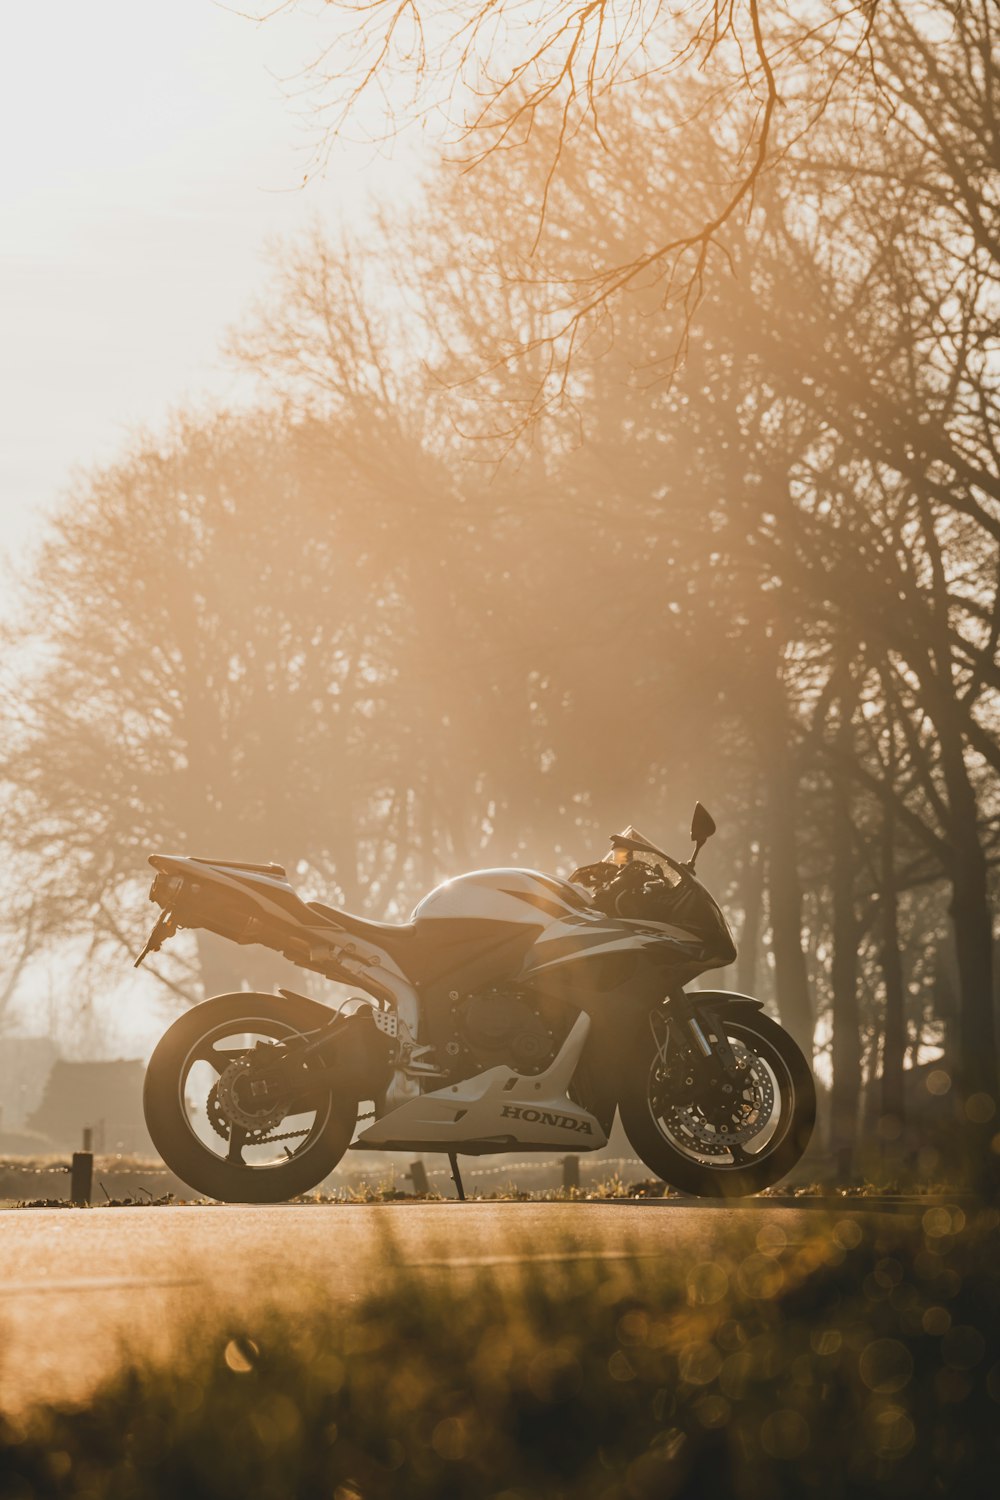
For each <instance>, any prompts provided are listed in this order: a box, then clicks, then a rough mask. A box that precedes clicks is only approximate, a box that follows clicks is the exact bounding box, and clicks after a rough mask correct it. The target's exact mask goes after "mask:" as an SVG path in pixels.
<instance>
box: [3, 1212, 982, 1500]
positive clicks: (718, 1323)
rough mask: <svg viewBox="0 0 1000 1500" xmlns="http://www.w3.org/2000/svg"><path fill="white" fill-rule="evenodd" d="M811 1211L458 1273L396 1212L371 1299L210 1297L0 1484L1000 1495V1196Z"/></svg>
mask: <svg viewBox="0 0 1000 1500" xmlns="http://www.w3.org/2000/svg"><path fill="white" fill-rule="evenodd" d="M816 1217H817V1223H816V1224H815V1226H812V1225H810V1226H809V1227H808V1228H807V1230H806V1231H804V1233H805V1234H806V1238H805V1239H804V1240H803V1241H801V1242H799V1243H796V1244H788V1243H787V1242H786V1239H785V1235H784V1233H783V1231H782V1230H781V1228H779V1227H776V1225H775V1224H774V1222H773V1219H771V1218H770V1217H769V1218H768V1220H767V1221H766V1222H765V1223H764V1224H763V1225H762V1226H759V1225H757V1224H755V1222H754V1221H753V1220H750V1222H749V1225H748V1226H747V1227H743V1228H740V1229H734V1230H732V1231H729V1232H727V1233H724V1234H720V1238H719V1241H718V1244H719V1250H718V1253H717V1255H716V1258H715V1259H713V1260H712V1261H705V1262H700V1263H697V1264H691V1263H690V1261H686V1260H684V1259H682V1258H681V1257H678V1260H677V1261H676V1262H671V1261H670V1260H669V1259H662V1258H660V1257H658V1256H657V1257H656V1258H651V1257H641V1256H639V1255H635V1254H633V1253H631V1252H630V1251H629V1249H628V1247H627V1246H623V1248H622V1251H621V1254H620V1255H618V1256H615V1257H612V1258H610V1259H609V1258H607V1257H603V1258H595V1257H588V1256H587V1255H585V1254H583V1253H581V1252H579V1251H577V1250H576V1249H575V1248H574V1246H573V1245H571V1244H563V1245H558V1244H547V1245H539V1244H537V1243H535V1244H532V1245H530V1246H517V1245H514V1244H511V1243H510V1242H509V1241H505V1242H504V1243H502V1244H498V1246H497V1256H496V1264H494V1265H486V1266H483V1265H470V1266H468V1267H464V1268H462V1267H459V1268H455V1267H452V1268H450V1269H448V1270H446V1271H443V1270H441V1269H434V1267H433V1266H431V1267H428V1265H427V1264H426V1263H425V1264H424V1265H423V1266H422V1267H407V1266H406V1265H405V1264H404V1263H402V1261H401V1260H400V1257H399V1254H398V1251H397V1249H396V1247H395V1245H394V1243H393V1241H392V1239H391V1237H389V1236H387V1237H386V1239H385V1242H384V1245H383V1254H382V1259H381V1261H380V1262H376V1263H373V1264H372V1266H371V1287H372V1290H371V1293H370V1295H368V1296H367V1297H366V1298H365V1299H364V1300H361V1301H357V1302H355V1303H353V1304H352V1303H348V1304H344V1302H343V1301H342V1300H341V1301H338V1300H337V1298H336V1296H335V1295H334V1296H331V1295H330V1294H329V1293H328V1292H326V1291H325V1290H324V1289H322V1288H317V1287H312V1288H302V1289H301V1291H297V1292H296V1293H295V1295H294V1297H293V1298H292V1300H291V1301H290V1300H289V1297H288V1295H287V1288H285V1289H281V1290H282V1296H281V1297H280V1298H279V1297H277V1296H276V1299H275V1301H274V1304H273V1305H267V1306H265V1307H264V1308H263V1310H257V1311H255V1312H254V1314H253V1317H252V1320H248V1321H247V1322H246V1323H244V1324H236V1323H234V1322H233V1321H232V1320H231V1318H230V1317H228V1315H224V1314H223V1313H222V1312H221V1311H220V1310H218V1309H217V1308H213V1306H211V1305H199V1306H195V1307H192V1308H191V1309H190V1310H189V1313H188V1315H187V1317H186V1320H185V1322H184V1325H183V1327H181V1328H180V1329H178V1337H177V1341H176V1352H175V1355H174V1357H173V1358H172V1359H171V1360H170V1361H169V1362H166V1361H163V1360H162V1359H156V1358H153V1357H146V1356H144V1355H143V1354H142V1352H141V1351H136V1350H132V1351H130V1352H129V1353H128V1355H127V1356H126V1357H125V1358H124V1361H123V1364H122V1367H121V1369H120V1371H119V1373H118V1374H117V1375H116V1376H115V1377H114V1378H113V1379H112V1380H110V1381H109V1382H107V1383H106V1384H105V1385H104V1386H103V1387H102V1388H101V1389H100V1390H99V1391H98V1392H97V1393H96V1394H95V1395H94V1396H93V1398H92V1399H91V1400H90V1401H89V1403H88V1404H87V1405H86V1406H83V1407H75V1408H70V1407H42V1408H37V1409H35V1410H34V1411H32V1412H29V1413H27V1414H25V1415H23V1416H19V1417H17V1418H13V1417H11V1418H6V1419H5V1418H2V1417H0V1496H2V1497H3V1500H29V1497H31V1500H33V1497H48V1496H51V1497H63V1496H66V1497H69V1496H73V1497H80V1500H83V1497H88V1500H140V1497H141V1500H147V1497H149V1500H168V1497H169V1500H175V1497H181V1496H184V1497H192V1500H200V1497H205V1500H208V1497H210V1496H211V1497H213V1500H229V1497H231V1496H232V1497H236V1496H239V1497H241V1500H286V1497H296V1500H298V1497H304V1500H313V1497H316V1500H321V1497H322V1500H382V1497H393V1500H395V1497H400V1500H425V1497H426V1500H429V1497H435V1500H438V1497H441V1500H465V1497H469V1500H472V1497H476V1500H479V1497H484V1500H486V1497H489V1500H560V1497H566V1500H569V1497H573V1500H577V1497H580V1500H591V1497H593V1500H645V1497H650V1500H653V1497H657V1500H659V1497H670V1496H683V1497H692V1500H693V1497H698V1500H708V1497H718V1500H724V1497H727V1496H730V1495H732V1496H736V1497H746V1500H757V1497H762V1500H763V1497H771V1496H776V1497H784V1496H799V1495H803V1496H804V1495H806V1494H807V1493H809V1494H813V1495H817V1494H818V1495H822V1496H832V1497H833V1496H844V1497H848V1496H850V1497H852V1500H853V1497H862V1500H863V1497H866V1496H876V1495H877V1496H883V1495H887V1496H888V1495H899V1496H904V1495H905V1496H920V1495H958V1494H964V1495H966V1496H969V1497H978V1496H981V1495H987V1494H992V1493H996V1462H997V1459H998V1457H1000V1443H998V1431H1000V1257H998V1250H1000V1231H998V1224H1000V1215H998V1214H997V1213H996V1211H994V1210H987V1211H982V1212H979V1213H973V1212H971V1211H965V1210H963V1209H962V1208H959V1207H957V1206H936V1207H932V1208H928V1209H927V1210H926V1211H925V1212H924V1213H923V1214H922V1215H919V1216H918V1217H917V1218H916V1219H915V1220H910V1221H908V1222H903V1221H890V1222H889V1223H888V1224H881V1225H878V1227H876V1225H875V1221H874V1220H872V1219H868V1220H867V1221H866V1220H864V1219H859V1218H857V1217H852V1216H831V1217H829V1218H827V1217H826V1216H823V1218H822V1220H820V1216H819V1215H817V1216H816ZM664 1235H665V1238H666V1237H667V1236H668V1235H669V1225H668V1224H666V1223H665V1225H664ZM519 1249H520V1250H522V1251H523V1252H524V1254H525V1255H530V1256H534V1257H536V1258H535V1259H533V1260H527V1261H525V1262H523V1263H517V1262H516V1259H515V1256H516V1252H517V1251H518V1250H519ZM294 1275H295V1268H294V1266H289V1280H290V1281H293V1280H294Z"/></svg>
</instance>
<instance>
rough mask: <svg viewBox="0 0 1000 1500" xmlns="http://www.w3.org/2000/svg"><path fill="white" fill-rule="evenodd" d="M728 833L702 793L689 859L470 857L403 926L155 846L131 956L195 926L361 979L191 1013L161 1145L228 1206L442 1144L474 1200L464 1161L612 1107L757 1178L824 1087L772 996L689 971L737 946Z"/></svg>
mask: <svg viewBox="0 0 1000 1500" xmlns="http://www.w3.org/2000/svg"><path fill="white" fill-rule="evenodd" d="M714 831H715V824H714V823H713V821H712V819H711V817H710V816H709V814H708V813H707V812H706V811H705V810H704V808H703V807H702V806H701V804H700V803H699V804H698V806H697V807H696V809H695V816H694V820H693V822H692V825H691V837H692V839H693V841H694V843H695V851H694V855H693V856H692V858H691V859H690V860H688V861H687V862H686V863H683V864H682V863H679V862H678V861H676V860H674V859H672V858H671V857H670V856H669V855H668V854H665V853H663V851H662V850H660V849H657V848H656V847H655V846H654V845H652V844H650V843H649V842H648V841H647V840H646V839H644V838H642V837H641V836H640V835H638V834H636V832H635V830H634V829H632V828H629V829H628V830H626V832H625V834H620V835H617V836H616V837H614V838H613V839H612V841H611V842H612V852H611V854H610V855H609V856H608V857H607V859H605V860H602V861H601V862H600V863H597V864H592V865H587V866H584V867H583V868H581V869H579V870H576V871H575V872H574V873H573V875H572V876H571V878H570V879H569V880H560V879H557V878H556V877H554V876H551V875H541V874H538V873H537V872H536V871H534V870H520V869H497V870H475V871H473V872H472V873H471V874H468V875H460V876H458V877H456V878H455V879H453V880H447V881H445V882H444V884H443V885H440V886H438V887H437V889H436V890H434V891H432V892H431V893H430V895H429V896H425V897H424V899H423V900H422V901H421V902H420V904H419V905H418V906H417V908H416V910H415V911H414V912H413V916H412V919H411V920H410V921H409V922H408V923H405V924H392V923H385V922H373V921H369V920H368V919H367V918H362V917H355V916H351V915H350V914H349V913H347V912H345V911H340V910H338V909H337V908H334V907H329V906H323V905H322V904H321V903H319V902H318V901H308V902H306V901H303V900H301V899H300V897H299V896H297V895H296V893H295V891H293V889H292V887H291V886H290V884H289V883H288V881H287V879H286V878H285V871H284V870H283V869H282V868H281V867H280V866H279V865H247V864H237V863H232V862H230V861H226V860H214V859H212V860H208V859H197V858H188V857H183V858H182V857H178V856H174V855H160V854H156V855H152V856H151V857H150V861H149V862H150V864H151V865H152V866H153V867H154V869H155V870H156V872H157V874H156V878H155V880H154V881H153V885H152V889H151V891H150V899H151V900H152V901H154V902H156V903H157V905H159V906H160V907H161V908H162V911H161V914H160V916H159V918H158V920H157V922H156V925H155V927H154V928H153V931H152V933H151V934H150V937H149V941H148V942H147V944H146V946H145V948H144V949H143V952H142V953H141V954H140V956H139V958H138V959H137V960H136V963H137V964H139V963H141V962H142V960H143V959H144V958H145V957H146V955H147V954H148V953H151V952H156V951H157V950H158V949H159V948H160V946H161V945H162V943H163V942H164V941H165V940H166V939H167V938H168V937H170V936H171V935H172V934H173V933H174V932H176V930H177V929H178V928H179V927H188V928H204V929H206V930H208V931H211V932H216V933H220V934H221V935H222V936H224V937H227V938H231V939H232V940H233V941H234V942H237V943H261V944H263V945H264V946H266V947H268V948H273V949H276V950H277V951H279V952H281V953H283V954H284V955H285V956H286V957H287V958H288V959H289V960H290V961H291V962H292V963H294V964H297V965H298V966H299V967H300V968H303V969H310V970H313V971H314V972H316V973H318V974H321V975H323V976H324V977H325V978H327V979H331V980H336V981H338V982H340V983H348V984H351V985H356V986H358V987H359V988H360V989H362V990H364V991H366V994H367V997H370V998H360V997H357V998H355V999H352V1000H350V1001H348V1002H346V1004H344V1005H342V1006H340V1008H339V1009H337V1010H335V1011H331V1010H330V1008H329V1007H327V1006H325V1005H322V1004H320V1003H318V1002H317V1001H315V1000H311V999H308V998H306V997H305V996H304V995H298V994H295V993H294V992H292V991H291V990H280V991H279V992H278V994H276V995H265V994H250V993H238V994H231V995H219V996H216V997H215V998H214V999H212V1000H206V1001H204V1002H203V1003H202V1004H201V1005H197V1006H195V1007H194V1009H192V1010H190V1011H188V1012H187V1013H186V1014H185V1015H183V1016H181V1018H180V1019H179V1020H178V1021H176V1022H175V1023H174V1024H173V1025H172V1026H171V1027H170V1029H169V1030H168V1031H167V1032H166V1034H165V1035H164V1036H163V1038H162V1039H161V1041H160V1042H159V1044H158V1046H157V1048H156V1050H155V1052H154V1053H153V1056H152V1058H151V1060H150V1063H149V1068H148V1071H147V1074H146V1084H145V1093H144V1106H145V1113H146V1122H147V1125H148V1127H149V1133H150V1135H151V1136H152V1138H153V1141H154V1143H155V1145H156V1147H157V1150H158V1151H159V1152H160V1154H161V1155H162V1157H163V1159H164V1161H165V1162H166V1163H167V1165H168V1166H169V1167H171V1168H172V1170H173V1171H174V1172H176V1174H177V1175H178V1177H180V1178H181V1179H182V1181H184V1182H186V1183H188V1184H189V1185H190V1186H191V1187H192V1188H194V1189H195V1190H196V1191H198V1192H201V1193H205V1194H207V1195H208V1196H210V1197H212V1198H220V1199H223V1200H225V1201H227V1202H233V1203H238V1202H241V1203H274V1202H280V1201H282V1200H284V1199H287V1198H291V1197H293V1196H295V1194H297V1193H302V1192H305V1191H307V1190H308V1189H310V1188H312V1187H315V1186H316V1184H317V1183H319V1182H321V1181H322V1180H323V1178H324V1177H326V1176H327V1174H328V1173H329V1172H331V1171H332V1170H333V1168H334V1167H335V1166H336V1165H337V1163H338V1162H339V1161H340V1160H341V1158H342V1157H343V1156H344V1153H345V1152H346V1151H347V1150H348V1148H350V1147H351V1146H352V1143H353V1149H355V1150H365V1151H373V1150H381V1151H421V1152H428V1151H439V1152H444V1153H447V1155H448V1157H449V1160H450V1161H451V1165H452V1171H453V1173H454V1175H455V1183H456V1187H457V1188H458V1191H459V1195H460V1196H462V1186H461V1177H460V1175H459V1172H458V1163H457V1157H458V1156H459V1155H466V1156H481V1155H485V1154H488V1153H495V1152H505V1151H548V1152H552V1153H556V1152H564V1151H571V1152H577V1151H594V1150H598V1149H599V1148H600V1147H602V1146H604V1145H605V1144H606V1143H607V1139H608V1134H609V1132H610V1129H611V1124H612V1120H613V1118H614V1114H615V1109H616V1108H617V1109H618V1110H619V1111H620V1114H621V1120H622V1125H623V1126H624V1129H625V1133H626V1135H627V1136H628V1139H629V1141H630V1142H631V1144H632V1146H633V1148H634V1150H635V1151H636V1153H637V1154H638V1155H639V1156H640V1157H641V1158H642V1160H643V1161H644V1162H645V1164H646V1166H647V1167H648V1168H649V1170H650V1171H651V1172H653V1173H655V1174H656V1175H657V1176H658V1177H661V1178H663V1179H664V1180H665V1181H666V1182H668V1183H671V1184H673V1185H674V1186H675V1187H677V1188H679V1189H680V1190H681V1191H682V1192H685V1193H692V1194H699V1195H703V1196H707V1197H720V1196H730V1195H732V1196H737V1195H742V1194H746V1193H754V1192H759V1191H760V1190H761V1189H762V1188H764V1187H767V1186H769V1185H770V1184H771V1183H774V1182H776V1181H777V1180H778V1179H779V1178H781V1177H783V1176H784V1175H785V1173H786V1172H788V1170H789V1169H790V1168H791V1167H792V1166H793V1165H794V1164H795V1162H797V1161H798V1159H799V1157H800V1156H801V1155H802V1152H803V1150H804V1149H805V1146H806V1143H807V1142H808V1140H809V1136H810V1134H811V1131H812V1127H813V1122H814V1118H815V1112H816V1092H815V1087H814V1084H813V1079H812V1075H811V1073H810V1071H809V1068H808V1066H807V1064H806V1061H805V1059H804V1058H803V1056H802V1054H801V1052H800V1051H799V1049H798V1048H797V1047H796V1045H795V1043H794V1042H793V1041H792V1039H791V1038H790V1037H789V1036H788V1035H787V1033H785V1032H784V1031H782V1029H781V1027H780V1026H778V1025H776V1024H775V1023H774V1022H773V1021H771V1020H769V1019H768V1018H767V1017H766V1016H764V1015H763V1014H762V1013H761V1011H762V1007H761V1002H760V1001H759V1000H753V999H751V998H750V997H749V996H746V995H738V994H733V993H730V992H728V991H722V990H698V991H685V990H684V989H683V988H682V986H683V985H684V984H685V983H687V982H688V981H689V980H691V979H693V978H694V977H695V976H696V975H698V974H701V973H703V972H704V971H705V970H707V969H713V968H723V967H725V966H726V965H727V964H730V963H732V961H733V959H734V958H735V956H736V949H735V946H734V943H733V938H732V934H731V932H730V930H729V927H728V924H727V922H726V919H725V917H724V916H723V914H722V912H721V911H720V910H719V907H718V906H717V905H716V903H715V901H714V900H713V899H712V897H711V896H710V895H709V894H708V892H707V891H706V890H705V888H704V886H702V885H701V883H700V882H699V881H698V880H697V879H696V878H695V874H694V866H695V859H696V857H697V854H698V851H699V849H700V848H701V846H702V844H703V843H704V842H705V840H706V839H707V838H708V837H709V836H710V835H711V834H712V833H714ZM364 1105H370V1108H369V1109H368V1110H366V1111H363V1110H362V1106H364ZM359 1119H360V1120H361V1121H362V1122H363V1128H362V1129H361V1130H360V1133H357V1126H358V1122H359Z"/></svg>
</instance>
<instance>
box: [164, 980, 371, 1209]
mask: <svg viewBox="0 0 1000 1500" xmlns="http://www.w3.org/2000/svg"><path fill="white" fill-rule="evenodd" d="M329 1019H330V1012H329V1010H328V1009H327V1008H326V1006H324V1005H319V1004H317V1003H316V1002H315V1001H312V1000H307V999H305V998H301V999H300V998H296V999H294V1000H289V999H286V998H285V997H284V996H278V995H255V994H249V993H241V994H235V995H216V996H215V998H214V999H212V1000H205V1001H204V1002H203V1003H202V1004H201V1005H196V1006H195V1007H194V1009H193V1010H189V1011H187V1012H186V1014H185V1015H183V1016H181V1017H180V1019H179V1020H177V1021H175V1022H174V1024H173V1025H172V1026H171V1027H170V1028H169V1030H167V1031H166V1032H165V1033H164V1034H163V1036H162V1037H161V1038H160V1041H159V1043H158V1044H157V1046H156V1050H155V1051H154V1053H153V1055H152V1057H151V1058H150V1060H149V1067H148V1068H147V1070H146V1081H145V1085H144V1087H143V1101H142V1102H143V1110H144V1112H145V1116H146V1126H147V1128H148V1130H149V1133H150V1135H151V1137H152V1139H153V1144H154V1146H155V1147H156V1149H157V1151H158V1152H159V1153H160V1155H161V1156H162V1157H163V1160H164V1161H165V1162H166V1164H167V1166H168V1167H169V1168H170V1170H171V1171H172V1172H175V1173H176V1174H177V1176H178V1177H179V1178H180V1179H181V1181H182V1182H185V1183H187V1185H188V1186H189V1187H191V1188H193V1189H194V1190H195V1192H198V1193H203V1194H205V1196H206V1197H209V1198H217V1199H219V1200H221V1201H222V1202H224V1203H283V1202H286V1201H287V1200H288V1199H289V1198H294V1197H296V1195H297V1194H299V1193H305V1192H308V1191H309V1189H310V1188H314V1187H315V1186H316V1184H317V1183H318V1182H322V1180H323V1178H324V1177H326V1176H327V1175H328V1174H329V1173H330V1172H332V1171H333V1169H334V1167H335V1166H336V1165H337V1163H338V1162H339V1161H340V1160H341V1158H342V1157H343V1155H344V1153H345V1151H346V1150H347V1148H348V1146H349V1145H350V1143H351V1137H352V1136H353V1134H354V1127H355V1124H356V1123H357V1115H358V1103H357V1100H356V1099H346V1098H340V1099H337V1098H334V1096H333V1094H332V1093H331V1092H330V1090H329V1089H324V1090H322V1091H320V1092H319V1093H318V1094H317V1096H316V1100H315V1110H314V1116H315V1117H314V1120H313V1124H312V1126H311V1127H310V1128H309V1129H308V1130H306V1129H304V1130H303V1131H302V1132H301V1135H302V1136H303V1140H302V1141H301V1142H300V1145H299V1146H297V1147H296V1148H295V1150H294V1151H293V1152H292V1153H291V1155H289V1156H288V1158H287V1160H284V1161H282V1160H280V1159H279V1160H277V1161H276V1162H274V1163H266V1164H264V1165H261V1164H256V1165H255V1164H253V1163H247V1162H244V1161H242V1160H240V1161H233V1160H227V1158H226V1156H225V1155H221V1154H219V1153H220V1152H221V1151H225V1150H226V1142H225V1140H224V1139H222V1138H221V1137H220V1138H219V1139H218V1141H217V1149H212V1147H213V1145H216V1142H215V1141H214V1139H213V1135H212V1133H211V1132H210V1131H206V1130H205V1129H204V1127H202V1131H201V1135H199V1134H198V1133H197V1132H196V1130H195V1126H194V1121H193V1111H192V1106H191V1099H190V1093H189V1076H190V1073H191V1069H192V1066H193V1064H195V1063H204V1064H205V1066H206V1067H215V1068H216V1071H218V1068H217V1067H216V1065H215V1064H214V1063H208V1062H207V1061H206V1052H210V1051H211V1039H212V1037H213V1036H216V1037H219V1038H223V1037H225V1036H239V1035H242V1034H246V1035H257V1036H264V1037H270V1038H271V1039H273V1040H275V1041H281V1040H282V1039H283V1038H285V1037H290V1036H295V1035H301V1034H302V1033H303V1032H309V1031H314V1030H315V1029H316V1028H317V1027H318V1026H322V1025H323V1024H324V1023H325V1022H327V1021H329ZM199 1053H200V1054H201V1055H200V1056H199V1055H198V1054H199ZM227 1055H228V1054H227ZM196 1102H197V1108H198V1111H199V1112H200V1109H201V1107H202V1105H201V1101H200V1100H198V1101H196ZM279 1129H280V1126H278V1127H276V1131H277V1130H279ZM206 1142H207V1144H206ZM286 1149H290V1148H286ZM257 1152H258V1155H259V1154H260V1148H259V1147H258V1148H257Z"/></svg>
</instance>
